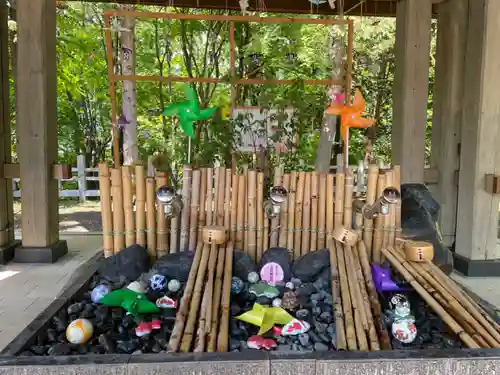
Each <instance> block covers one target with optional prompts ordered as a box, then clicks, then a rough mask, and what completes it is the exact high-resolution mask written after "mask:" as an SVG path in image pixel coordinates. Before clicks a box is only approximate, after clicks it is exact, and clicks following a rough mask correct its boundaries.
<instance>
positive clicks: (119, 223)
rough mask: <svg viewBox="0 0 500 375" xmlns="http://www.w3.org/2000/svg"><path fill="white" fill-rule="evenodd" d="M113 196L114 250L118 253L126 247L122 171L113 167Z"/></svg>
mask: <svg viewBox="0 0 500 375" xmlns="http://www.w3.org/2000/svg"><path fill="white" fill-rule="evenodd" d="M111 197H112V199H113V232H114V242H113V246H114V249H113V251H114V253H115V254H116V253H118V252H119V251H120V250H121V249H123V248H124V247H125V233H124V230H125V223H124V220H125V218H124V212H123V193H122V173H121V170H120V169H119V168H113V169H111Z"/></svg>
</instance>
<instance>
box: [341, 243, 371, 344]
mask: <svg viewBox="0 0 500 375" xmlns="http://www.w3.org/2000/svg"><path fill="white" fill-rule="evenodd" d="M342 250H343V252H344V260H345V267H346V275H347V280H348V281H347V284H348V286H349V292H350V295H351V304H352V309H353V315H354V330H355V332H356V338H357V341H358V349H359V350H361V351H368V341H367V339H366V333H367V332H368V321H367V319H366V314H365V311H364V308H363V304H362V300H361V292H360V291H359V285H358V283H357V279H356V274H355V271H354V266H353V264H352V263H353V261H352V257H351V255H352V253H351V248H350V247H349V246H347V245H344V246H342Z"/></svg>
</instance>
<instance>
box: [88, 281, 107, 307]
mask: <svg viewBox="0 0 500 375" xmlns="http://www.w3.org/2000/svg"><path fill="white" fill-rule="evenodd" d="M109 292H110V290H109V286H107V285H105V284H99V285H97V286H96V287H95V288H94V289H92V292H91V293H90V298H91V299H92V302H94V303H98V302H99V300H100V299H101V298H102V297H104V296H105V295H106V294H108V293H109Z"/></svg>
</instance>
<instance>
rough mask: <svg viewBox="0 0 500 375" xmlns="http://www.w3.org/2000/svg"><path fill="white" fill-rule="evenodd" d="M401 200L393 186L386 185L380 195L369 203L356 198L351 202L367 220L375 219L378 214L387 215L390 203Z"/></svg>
mask: <svg viewBox="0 0 500 375" xmlns="http://www.w3.org/2000/svg"><path fill="white" fill-rule="evenodd" d="M400 201H401V194H400V192H399V190H398V189H396V188H395V187H386V188H385V189H384V191H383V192H382V195H381V196H380V197H379V198H378V199H377V200H376V201H375V203H374V204H372V205H369V204H367V203H366V201H365V200H363V199H356V200H355V201H354V202H353V207H354V209H355V211H356V212H358V213H361V214H363V217H364V218H365V219H368V220H372V219H375V218H376V217H377V216H379V215H384V216H385V215H387V214H388V213H389V208H390V205H393V204H397V203H398V202H400Z"/></svg>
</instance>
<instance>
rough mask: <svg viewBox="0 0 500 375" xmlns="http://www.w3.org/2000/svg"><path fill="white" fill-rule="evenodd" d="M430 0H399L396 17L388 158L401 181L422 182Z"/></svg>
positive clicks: (427, 82)
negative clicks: (394, 66) (390, 143)
mask: <svg viewBox="0 0 500 375" xmlns="http://www.w3.org/2000/svg"><path fill="white" fill-rule="evenodd" d="M431 20H432V14H431V0H400V1H399V2H398V12H397V18H396V48H395V50H396V53H395V55H396V70H395V72H394V89H393V91H394V92H393V98H394V105H393V108H394V109H393V126H392V150H391V151H392V161H393V163H394V164H396V165H400V166H401V183H423V182H424V163H425V134H426V125H427V101H428V89H429V53H430V42H431Z"/></svg>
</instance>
